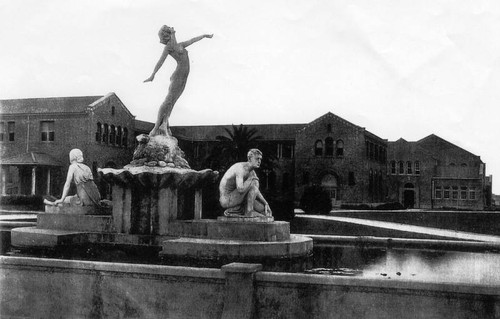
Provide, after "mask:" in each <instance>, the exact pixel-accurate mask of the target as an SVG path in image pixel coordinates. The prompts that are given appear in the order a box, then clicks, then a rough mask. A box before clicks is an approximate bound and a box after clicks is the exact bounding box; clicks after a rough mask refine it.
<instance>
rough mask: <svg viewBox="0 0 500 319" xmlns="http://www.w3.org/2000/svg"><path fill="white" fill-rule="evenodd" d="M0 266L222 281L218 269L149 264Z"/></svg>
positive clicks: (12, 262)
mask: <svg viewBox="0 0 500 319" xmlns="http://www.w3.org/2000/svg"><path fill="white" fill-rule="evenodd" d="M0 266H2V267H3V266H13V267H16V268H17V267H43V268H50V269H77V270H88V271H105V272H121V273H133V274H147V275H163V276H179V277H197V278H214V279H224V278H225V277H224V274H223V273H222V271H221V270H220V269H212V268H196V267H181V266H164V265H149V264H129V263H110V262H98V261H84V260H69V259H51V258H35V257H10V256H0Z"/></svg>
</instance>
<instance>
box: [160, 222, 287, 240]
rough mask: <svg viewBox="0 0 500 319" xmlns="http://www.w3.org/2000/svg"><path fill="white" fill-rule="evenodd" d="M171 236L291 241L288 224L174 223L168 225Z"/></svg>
mask: <svg viewBox="0 0 500 319" xmlns="http://www.w3.org/2000/svg"><path fill="white" fill-rule="evenodd" d="M167 234H168V235H169V236H177V237H190V238H206V239H230V240H248V241H265V242H272V241H286V240H289V239H290V224H289V223H288V222H283V221H278V222H265V223H264V222H249V221H245V222H243V221H237V220H233V221H219V220H209V219H201V220H189V221H173V222H171V223H170V224H169V225H168V232H167Z"/></svg>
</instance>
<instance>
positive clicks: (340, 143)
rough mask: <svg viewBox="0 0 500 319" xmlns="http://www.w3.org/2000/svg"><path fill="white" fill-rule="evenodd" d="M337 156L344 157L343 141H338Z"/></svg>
mask: <svg viewBox="0 0 500 319" xmlns="http://www.w3.org/2000/svg"><path fill="white" fill-rule="evenodd" d="M336 146H337V153H336V154H337V156H344V142H343V141H342V140H338V141H337V145H336Z"/></svg>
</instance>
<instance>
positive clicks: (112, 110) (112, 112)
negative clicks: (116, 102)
mask: <svg viewBox="0 0 500 319" xmlns="http://www.w3.org/2000/svg"><path fill="white" fill-rule="evenodd" d="M111 115H115V107H114V106H112V107H111Z"/></svg>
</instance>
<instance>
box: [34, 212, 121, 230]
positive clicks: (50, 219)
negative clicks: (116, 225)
mask: <svg viewBox="0 0 500 319" xmlns="http://www.w3.org/2000/svg"><path fill="white" fill-rule="evenodd" d="M37 227H38V228H43V229H60V230H75V231H82V232H112V231H114V229H113V221H112V217H111V216H101V215H80V214H73V215H72V214H52V213H40V214H38V217H37Z"/></svg>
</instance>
